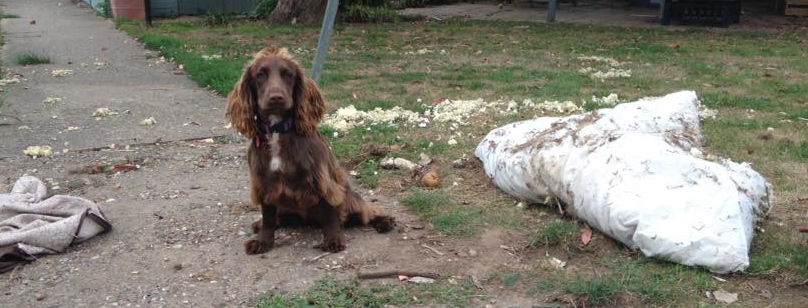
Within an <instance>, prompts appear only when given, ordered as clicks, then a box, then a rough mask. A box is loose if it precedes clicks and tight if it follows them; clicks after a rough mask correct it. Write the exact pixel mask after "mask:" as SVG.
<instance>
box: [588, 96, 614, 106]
mask: <svg viewBox="0 0 808 308" xmlns="http://www.w3.org/2000/svg"><path fill="white" fill-rule="evenodd" d="M592 102H593V103H595V104H597V105H599V106H604V107H606V106H614V105H617V103H619V102H620V97H618V96H617V94H616V93H609V95H607V96H604V97H597V96H594V95H592Z"/></svg>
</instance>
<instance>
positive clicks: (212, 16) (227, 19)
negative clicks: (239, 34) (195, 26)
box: [202, 12, 233, 28]
mask: <svg viewBox="0 0 808 308" xmlns="http://www.w3.org/2000/svg"><path fill="white" fill-rule="evenodd" d="M231 22H233V14H230V13H220V12H207V13H205V15H202V23H203V24H204V25H205V26H206V27H210V28H212V27H221V26H227V25H229V24H230V23H231Z"/></svg>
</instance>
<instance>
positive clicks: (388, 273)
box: [356, 270, 440, 279]
mask: <svg viewBox="0 0 808 308" xmlns="http://www.w3.org/2000/svg"><path fill="white" fill-rule="evenodd" d="M398 276H407V277H416V276H417V277H426V278H432V279H440V274H438V273H424V272H410V271H397V270H396V271H384V272H376V273H358V274H357V275H356V277H357V278H359V279H378V278H390V277H398Z"/></svg>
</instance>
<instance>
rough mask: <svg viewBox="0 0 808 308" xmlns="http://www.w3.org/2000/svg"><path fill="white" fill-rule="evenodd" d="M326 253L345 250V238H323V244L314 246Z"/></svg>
mask: <svg viewBox="0 0 808 308" xmlns="http://www.w3.org/2000/svg"><path fill="white" fill-rule="evenodd" d="M314 248H319V249H322V250H324V251H328V252H340V251H343V250H345V238H344V237H342V236H338V237H331V238H324V239H323V242H322V243H320V244H317V246H314Z"/></svg>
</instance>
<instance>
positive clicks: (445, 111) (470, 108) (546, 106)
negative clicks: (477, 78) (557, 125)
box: [425, 99, 584, 125]
mask: <svg viewBox="0 0 808 308" xmlns="http://www.w3.org/2000/svg"><path fill="white" fill-rule="evenodd" d="M531 111H533V112H539V113H540V114H544V113H546V112H552V113H562V114H568V113H577V112H583V111H584V109H583V108H581V107H580V106H578V105H576V104H575V103H573V102H571V101H563V102H559V101H544V102H543V103H536V102H534V101H532V100H530V99H526V100H523V101H522V102H521V103H518V102H516V101H507V102H505V101H501V100H496V101H492V102H486V101H484V100H482V99H476V100H466V101H464V100H456V101H450V100H443V101H442V102H440V103H438V104H436V105H433V106H432V107H431V109H427V111H426V112H425V115H427V116H430V117H431V118H432V120H433V121H434V122H438V123H455V124H458V125H465V124H466V121H467V120H468V119H469V118H471V117H473V116H477V115H482V114H488V113H491V112H495V113H498V114H500V115H514V114H518V113H524V112H531Z"/></svg>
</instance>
